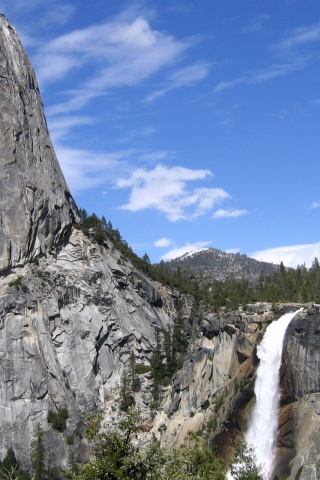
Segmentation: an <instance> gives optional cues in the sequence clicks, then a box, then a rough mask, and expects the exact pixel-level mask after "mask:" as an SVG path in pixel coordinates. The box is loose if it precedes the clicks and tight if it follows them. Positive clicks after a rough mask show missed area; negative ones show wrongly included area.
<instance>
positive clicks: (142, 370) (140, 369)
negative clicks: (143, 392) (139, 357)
mask: <svg viewBox="0 0 320 480" xmlns="http://www.w3.org/2000/svg"><path fill="white" fill-rule="evenodd" d="M150 370H151V367H150V366H149V365H143V364H141V365H137V366H136V374H137V375H143V374H144V373H148V372H150Z"/></svg>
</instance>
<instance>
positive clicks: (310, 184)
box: [0, 0, 320, 266]
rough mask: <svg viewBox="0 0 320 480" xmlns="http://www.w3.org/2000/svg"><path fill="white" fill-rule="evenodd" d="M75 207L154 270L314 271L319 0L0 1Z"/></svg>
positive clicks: (319, 139) (319, 142) (319, 186)
mask: <svg viewBox="0 0 320 480" xmlns="http://www.w3.org/2000/svg"><path fill="white" fill-rule="evenodd" d="M0 11H1V12H3V13H4V14H5V15H6V17H7V18H8V20H9V21H10V22H11V23H12V24H13V25H14V27H15V28H16V30H17V32H18V34H19V36H20V39H21V41H22V43H23V45H24V47H25V48H26V50H27V52H28V55H29V57H30V60H31V63H32V65H33V67H34V69H35V71H36V75H37V78H38V82H39V85H40V91H41V95H42V98H43V103H44V107H45V114H46V118H47V121H48V125H49V130H50V134H51V138H52V141H53V144H54V147H55V150H56V153H57V156H58V159H59V162H60V165H61V167H62V170H63V172H64V175H65V177H66V180H67V183H68V185H69V188H70V190H71V193H72V195H73V196H74V198H75V200H76V202H77V205H78V207H80V208H84V209H85V210H86V211H87V212H88V213H89V214H90V213H93V212H94V213H96V214H97V215H98V216H99V217H101V216H102V215H103V216H104V217H105V218H106V219H107V220H110V221H111V222H112V225H113V227H114V228H118V229H119V231H120V233H121V235H122V237H123V238H124V239H125V240H126V241H127V242H128V244H129V245H130V246H131V247H132V248H133V250H134V251H135V252H136V253H137V254H138V255H140V256H142V255H144V254H145V253H147V254H148V255H149V257H150V259H151V261H152V262H158V261H160V260H161V259H163V260H169V259H170V258H174V257H176V256H179V255H181V254H183V253H185V252H190V251H194V250H197V249H202V248H206V247H213V248H217V249H220V250H223V251H227V252H235V253H236V252H239V253H241V254H247V255H248V256H252V257H254V258H257V259H259V260H266V261H270V262H273V263H280V261H283V263H284V264H285V265H287V266H296V265H298V264H299V265H301V264H303V263H305V264H306V265H307V266H310V265H311V263H312V260H313V259H314V257H315V256H317V257H319V258H320V229H319V216H320V182H319V173H320V161H319V160H320V158H319V157H320V2H319V0H306V1H305V2H301V0H282V1H279V0H268V1H261V0H241V1H239V0H223V1H222V0H220V1H218V0H197V1H191V0H141V1H137V2H135V1H130V2H126V1H121V0H120V1H119V0H95V1H94V2H88V1H87V0H77V1H76V0H64V1H61V0H46V1H45V2H44V1H43V0H28V1H27V2H26V1H25V0H14V1H13V0H0Z"/></svg>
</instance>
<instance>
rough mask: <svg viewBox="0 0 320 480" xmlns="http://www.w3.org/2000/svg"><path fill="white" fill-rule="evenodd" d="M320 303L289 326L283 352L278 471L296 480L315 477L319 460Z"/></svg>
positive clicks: (307, 479)
mask: <svg viewBox="0 0 320 480" xmlns="http://www.w3.org/2000/svg"><path fill="white" fill-rule="evenodd" d="M319 335H320V306H319V305H309V307H308V309H307V311H306V312H304V313H301V314H299V315H297V317H296V318H294V319H293V320H292V322H291V324H290V325H289V327H288V329H287V334H286V340H285V344H284V352H283V378H282V387H283V407H282V409H281V415H280V429H279V437H278V447H279V448H278V464H277V467H278V472H279V473H281V474H283V475H285V476H288V475H289V473H290V476H289V477H288V478H290V480H294V479H295V478H296V475H297V473H298V471H299V469H300V468H302V472H301V475H300V477H299V478H300V480H309V479H316V478H317V477H316V465H317V464H319V463H320V446H319V430H320V416H319V412H320V394H319V392H320V342H319Z"/></svg>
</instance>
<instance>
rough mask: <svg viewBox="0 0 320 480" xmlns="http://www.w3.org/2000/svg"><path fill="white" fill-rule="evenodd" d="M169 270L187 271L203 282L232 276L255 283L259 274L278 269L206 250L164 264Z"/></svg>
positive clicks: (249, 259)
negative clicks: (179, 269) (180, 269)
mask: <svg viewBox="0 0 320 480" xmlns="http://www.w3.org/2000/svg"><path fill="white" fill-rule="evenodd" d="M166 265H167V266H168V267H169V268H172V269H177V268H178V267H180V268H184V269H188V270H190V271H191V272H192V274H193V275H195V276H196V277H201V279H202V281H204V282H208V283H209V282H212V281H213V280H220V281H224V280H225V279H226V278H227V277H229V276H233V277H235V278H237V279H247V280H250V281H252V282H255V281H257V280H258V279H259V277H260V275H261V274H269V273H272V272H273V271H275V270H277V269H278V268H279V267H278V266H277V265H274V264H272V263H267V262H260V261H258V260H255V259H253V258H250V257H248V256H247V255H240V254H239V253H226V252H222V251H221V250H217V249H215V248H207V249H203V250H200V251H198V252H194V253H187V254H185V255H182V256H181V257H179V258H176V259H174V260H170V261H169V262H166Z"/></svg>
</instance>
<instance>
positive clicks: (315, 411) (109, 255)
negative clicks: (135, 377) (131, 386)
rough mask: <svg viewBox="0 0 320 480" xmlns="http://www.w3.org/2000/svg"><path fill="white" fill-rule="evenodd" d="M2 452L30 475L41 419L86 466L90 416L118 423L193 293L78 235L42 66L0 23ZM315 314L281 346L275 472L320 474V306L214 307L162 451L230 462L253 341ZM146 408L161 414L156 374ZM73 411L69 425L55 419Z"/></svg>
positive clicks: (197, 338) (173, 391)
mask: <svg viewBox="0 0 320 480" xmlns="http://www.w3.org/2000/svg"><path fill="white" fill-rule="evenodd" d="M0 68H1V74H0V102H1V111H0V138H1V143H0V166H1V169H0V376H1V381H0V458H1V459H3V458H4V456H5V455H6V452H7V450H8V449H9V448H13V449H14V451H15V452H16V455H17V458H18V460H19V462H20V463H21V464H22V465H23V466H24V467H26V468H29V467H30V453H31V445H32V439H33V438H34V434H35V431H36V428H37V425H40V426H41V428H42V430H43V431H44V432H45V433H46V438H47V444H48V448H49V449H50V450H52V451H53V452H54V459H53V462H54V463H55V464H57V465H58V466H59V467H60V468H67V467H68V462H69V459H70V455H74V454H76V455H77V456H79V457H82V458H86V456H87V455H88V454H89V452H88V446H87V444H86V442H85V441H84V440H83V438H82V436H83V430H84V425H85V414H89V415H90V416H92V415H95V414H97V413H99V412H103V413H104V416H105V421H106V423H108V424H111V425H113V424H116V422H117V420H118V418H119V395H120V383H121V377H122V375H123V372H124V370H125V368H127V366H128V365H129V362H130V356H131V355H132V354H133V355H134V357H135V359H136V362H137V365H140V366H144V367H148V366H149V365H150V359H151V354H152V350H153V348H154V346H155V342H156V340H155V332H156V331H163V332H164V331H166V330H168V329H169V328H170V326H172V324H173V322H174V320H175V318H176V316H177V299H178V298H179V300H180V301H181V302H182V303H183V316H184V320H185V322H186V324H187V323H188V322H189V320H190V312H191V308H192V299H190V298H189V297H184V296H183V295H180V294H179V293H177V292H173V291H172V290H170V289H169V288H168V287H165V286H163V285H161V284H160V283H157V282H154V281H152V280H150V279H149V278H148V277H147V276H146V274H145V273H143V272H141V271H139V270H138V269H137V268H135V267H134V266H133V265H132V263H131V262H130V261H128V260H127V259H126V258H124V257H123V255H122V254H121V253H120V252H119V251H118V250H117V249H116V248H115V246H114V244H113V242H112V241H111V240H110V239H105V240H104V241H103V242H102V244H99V243H97V242H96V241H94V238H92V237H90V235H85V234H84V233H83V232H82V230H81V228H80V218H79V214H78V210H77V206H76V205H75V202H74V200H73V198H72V195H71V193H70V191H69V189H68V187H67V184H66V182H65V179H64V177H63V174H62V171H61V169H60V166H59V163H58V160H57V158H56V155H55V153H54V148H53V145H52V143H51V140H50V136H49V132H48V128H47V124H46V120H45V116H44V112H43V105H42V100H41V97H40V93H39V88H38V85H37V80H36V78H35V74H34V71H33V69H32V67H31V65H30V62H29V60H28V57H27V55H26V53H25V51H24V49H23V47H22V45H21V43H20V40H19V38H18V36H17V34H16V32H15V30H14V28H13V27H12V26H11V25H10V23H9V22H8V21H7V20H6V18H5V17H4V16H0ZM301 306H302V307H304V311H303V312H302V313H300V314H299V315H297V317H296V318H294V320H293V321H292V323H291V324H290V326H289V328H288V331H287V335H286V339H285V346H284V352H283V366H282V372H281V385H282V390H283V393H282V400H281V413H280V420H279V433H278V457H277V465H276V468H275V473H276V474H277V475H278V476H280V475H282V476H285V477H286V478H290V479H291V480H293V479H295V478H296V475H297V472H298V471H299V469H300V480H306V479H316V478H317V477H316V465H317V464H318V463H320V445H319V442H318V440H317V438H318V436H319V432H320V418H319V412H320V404H319V398H320V397H319V395H320V394H319V392H320V385H319V378H320V375H319V373H320V372H319V363H320V360H319V359H320V343H319V332H320V313H319V306H317V305H301V304H299V305H289V304H283V305H280V304H278V305H273V304H271V303H260V304H251V305H247V306H243V307H241V308H239V309H238V310H237V311H232V312H229V311H226V310H223V311H221V312H211V311H206V312H204V315H203V318H202V320H201V321H200V322H199V327H198V328H197V330H196V332H195V335H194V337H193V338H192V341H190V344H189V347H188V351H187V355H186V358H185V360H184V363H183V365H182V368H181V369H180V370H179V371H178V372H177V373H176V374H175V376H174V378H173V379H172V382H171V383H170V384H169V385H167V386H165V387H164V388H163V391H162V401H161V403H160V406H159V408H158V409H157V411H155V412H153V413H152V415H153V418H152V421H151V420H150V431H149V432H147V435H149V436H151V435H152V434H155V435H156V437H157V438H158V439H159V440H160V441H161V443H162V444H163V445H165V446H177V445H179V444H181V443H182V442H183V441H184V440H185V438H186V437H187V435H188V432H189V431H192V432H198V433H199V435H202V437H203V438H205V440H206V441H207V442H208V443H210V444H211V443H214V444H215V445H217V448H218V451H219V453H221V454H222V455H223V456H224V458H227V459H228V458H229V459H231V457H232V453H233V447H234V444H235V441H236V439H237V438H238V437H239V436H240V435H241V432H243V431H244V430H245V429H246V423H247V418H248V416H249V411H250V408H251V406H252V403H253V402H254V394H253V384H254V372H255V368H256V365H257V357H256V346H257V344H258V343H259V342H260V340H261V338H262V335H263V332H264V330H265V328H266V326H267V324H269V323H270V322H271V321H272V320H273V319H275V318H277V317H278V316H279V315H281V313H283V312H284V311H288V310H290V309H291V310H292V309H297V308H298V307H301ZM140 381H141V389H140V391H139V392H137V393H136V394H135V399H136V404H137V405H138V406H139V407H140V408H141V409H142V410H144V411H145V412H148V414H151V409H150V407H151V403H152V395H151V383H152V378H151V377H150V373H149V372H148V371H145V372H144V373H141V374H140ZM63 409H65V410H66V411H67V419H66V425H65V428H64V429H63V431H59V430H56V429H54V428H52V425H51V424H50V423H49V422H48V412H52V413H53V414H55V415H56V414H58V413H59V412H61V411H62V410H63Z"/></svg>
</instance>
